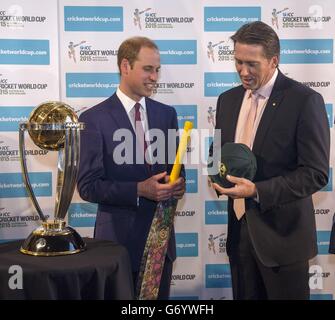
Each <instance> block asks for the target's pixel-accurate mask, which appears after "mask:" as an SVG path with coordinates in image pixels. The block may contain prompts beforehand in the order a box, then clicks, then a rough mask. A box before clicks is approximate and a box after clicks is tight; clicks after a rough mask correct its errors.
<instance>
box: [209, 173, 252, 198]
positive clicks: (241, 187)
mask: <svg viewBox="0 0 335 320" xmlns="http://www.w3.org/2000/svg"><path fill="white" fill-rule="evenodd" d="M226 178H227V180H228V181H230V182H231V183H234V184H235V186H234V187H232V188H222V187H220V186H219V185H218V184H217V183H213V184H212V186H213V188H214V189H215V190H217V191H218V192H219V193H220V194H223V195H226V196H228V197H230V198H232V199H238V198H253V197H256V195H257V189H256V185H255V184H254V183H253V182H252V181H250V180H248V179H245V178H238V177H234V176H230V175H227V177H226Z"/></svg>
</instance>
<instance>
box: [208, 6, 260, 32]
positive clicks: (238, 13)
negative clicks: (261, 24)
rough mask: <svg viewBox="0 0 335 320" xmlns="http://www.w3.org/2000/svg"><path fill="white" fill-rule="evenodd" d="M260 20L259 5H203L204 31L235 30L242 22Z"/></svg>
mask: <svg viewBox="0 0 335 320" xmlns="http://www.w3.org/2000/svg"><path fill="white" fill-rule="evenodd" d="M258 20H261V7H205V8H204V23H205V25H204V29H205V31H236V30H237V29H239V28H240V27H241V26H242V25H243V24H245V23H249V22H253V21H258Z"/></svg>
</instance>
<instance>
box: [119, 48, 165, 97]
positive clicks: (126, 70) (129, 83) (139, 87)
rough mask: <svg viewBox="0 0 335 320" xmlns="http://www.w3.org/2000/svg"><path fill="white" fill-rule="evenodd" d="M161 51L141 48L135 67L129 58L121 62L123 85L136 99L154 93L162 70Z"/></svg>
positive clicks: (129, 94) (125, 91) (128, 93)
mask: <svg viewBox="0 0 335 320" xmlns="http://www.w3.org/2000/svg"><path fill="white" fill-rule="evenodd" d="M160 67H161V65H160V57H159V52H158V51H157V50H155V49H151V48H146V47H143V48H141V50H140V52H139V53H138V56H137V60H136V61H135V62H134V65H133V67H131V66H130V64H129V61H128V60H127V59H123V61H122V62H121V74H122V80H121V86H122V89H123V91H124V93H125V94H127V95H128V96H129V97H130V98H132V99H133V100H135V101H139V100H140V99H141V98H142V97H149V96H151V95H152V92H153V90H154V89H155V85H156V83H157V80H158V76H159V71H160Z"/></svg>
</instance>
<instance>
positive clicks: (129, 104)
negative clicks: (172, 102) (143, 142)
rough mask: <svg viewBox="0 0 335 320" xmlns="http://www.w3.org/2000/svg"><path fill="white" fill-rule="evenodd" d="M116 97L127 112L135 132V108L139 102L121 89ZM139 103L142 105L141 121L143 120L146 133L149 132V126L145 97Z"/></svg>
mask: <svg viewBox="0 0 335 320" xmlns="http://www.w3.org/2000/svg"><path fill="white" fill-rule="evenodd" d="M116 95H117V97H118V98H119V99H120V101H121V103H122V105H123V107H124V109H125V110H126V112H127V115H128V118H129V121H130V123H131V125H132V126H133V129H134V131H135V108H134V106H135V104H136V103H137V102H136V101H134V100H133V99H131V98H129V97H128V96H127V95H126V94H125V93H123V92H122V91H121V89H120V87H118V88H117V90H116ZM138 103H139V104H140V105H141V108H140V113H141V120H142V121H141V122H142V125H143V129H144V132H147V131H148V128H149V126H148V117H147V107H146V104H145V97H142V99H141V100H140V101H139V102H138Z"/></svg>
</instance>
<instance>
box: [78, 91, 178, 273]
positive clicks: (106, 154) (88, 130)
mask: <svg viewBox="0 0 335 320" xmlns="http://www.w3.org/2000/svg"><path fill="white" fill-rule="evenodd" d="M146 108H147V116H148V125H149V129H154V128H157V129H161V130H162V131H163V132H164V134H165V138H166V139H165V146H166V148H167V146H168V141H167V137H168V134H167V132H168V129H177V128H178V124H177V116H176V111H175V109H174V108H172V107H169V106H167V105H164V104H162V103H159V102H156V101H154V100H152V99H149V98H146ZM79 120H80V121H81V122H84V123H85V129H84V130H83V131H82V134H81V152H80V169H79V176H78V191H79V194H80V196H81V197H82V199H84V200H86V201H89V202H94V203H98V212H97V219H96V225H95V237H96V238H99V239H106V240H113V241H117V242H118V243H120V244H123V245H124V246H126V247H127V249H128V251H129V254H130V258H131V262H132V269H133V272H137V271H138V270H139V267H140V261H141V258H142V253H143V251H144V246H145V243H146V239H147V236H148V232H149V229H150V226H151V222H152V219H153V216H154V212H155V209H156V205H157V203H156V202H154V201H150V200H148V199H145V198H140V201H139V206H137V182H138V181H143V180H145V179H147V178H149V177H150V176H151V175H154V174H158V173H161V172H164V171H167V172H168V174H169V173H170V171H171V168H172V165H168V164H167V163H168V159H167V152H165V164H154V165H152V166H151V170H149V168H148V166H147V165H145V164H122V165H119V164H117V163H115V161H114V158H113V152H114V150H115V148H116V147H117V146H118V145H119V144H120V141H116V139H115V138H113V134H114V132H115V131H116V130H117V129H121V128H123V129H128V130H129V132H131V140H132V142H135V133H134V130H133V127H132V125H131V123H130V121H129V118H128V115H127V113H126V111H125V109H124V107H123V105H122V104H121V101H120V100H119V99H118V97H117V96H116V94H114V95H113V96H111V97H110V98H109V99H107V100H105V101H103V102H102V103H100V104H98V105H96V106H95V107H93V108H91V109H89V110H87V111H86V112H84V113H83V114H82V115H81V116H80V118H79ZM131 146H132V144H131V145H130V147H129V146H128V149H127V151H131V150H132V151H133V157H135V156H136V152H135V143H134V148H131ZM133 157H132V160H133V163H135V162H134V161H135V160H134V159H133ZM172 158H174V157H172ZM170 162H171V161H170ZM167 254H168V257H169V258H170V259H171V260H172V261H173V260H174V259H175V257H176V247H175V236H174V230H172V232H171V237H170V242H169V247H168V253H167Z"/></svg>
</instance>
